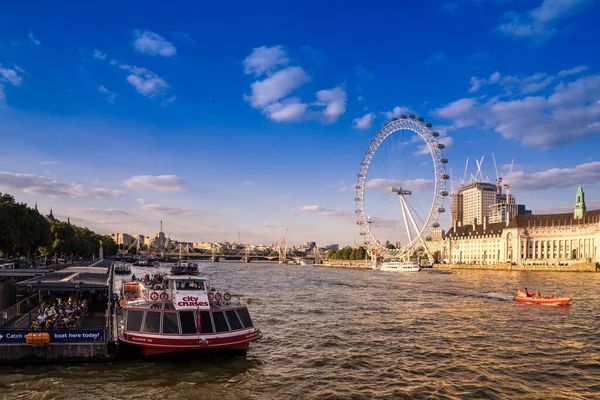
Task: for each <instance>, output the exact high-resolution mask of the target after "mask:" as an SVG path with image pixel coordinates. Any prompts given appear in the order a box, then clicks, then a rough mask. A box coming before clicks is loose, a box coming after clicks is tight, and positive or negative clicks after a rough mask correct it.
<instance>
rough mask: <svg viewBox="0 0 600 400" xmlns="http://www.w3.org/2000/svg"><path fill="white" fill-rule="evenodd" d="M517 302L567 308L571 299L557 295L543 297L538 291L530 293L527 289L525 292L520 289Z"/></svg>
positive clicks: (516, 297) (516, 298)
mask: <svg viewBox="0 0 600 400" xmlns="http://www.w3.org/2000/svg"><path fill="white" fill-rule="evenodd" d="M515 300H516V301H519V302H521V303H533V304H543V305H548V306H566V305H567V303H568V302H570V301H571V298H570V297H557V296H556V293H555V294H551V295H550V296H542V295H540V293H539V292H537V291H536V292H530V291H529V290H527V288H525V291H522V290H521V288H518V289H517V295H516V296H515Z"/></svg>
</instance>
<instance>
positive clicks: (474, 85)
mask: <svg viewBox="0 0 600 400" xmlns="http://www.w3.org/2000/svg"><path fill="white" fill-rule="evenodd" d="M499 80H500V72H498V71H496V72H493V73H492V74H491V75H490V77H489V78H487V79H486V78H477V77H475V76H472V77H471V88H470V89H469V93H477V92H478V91H479V89H481V87H482V86H484V85H491V84H494V83H498V82H499Z"/></svg>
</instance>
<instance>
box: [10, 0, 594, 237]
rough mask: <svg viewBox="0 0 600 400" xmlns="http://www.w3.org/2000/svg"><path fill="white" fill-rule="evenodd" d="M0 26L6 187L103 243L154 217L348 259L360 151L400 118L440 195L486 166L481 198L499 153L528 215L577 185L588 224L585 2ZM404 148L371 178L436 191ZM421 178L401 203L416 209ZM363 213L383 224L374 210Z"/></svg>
mask: <svg viewBox="0 0 600 400" xmlns="http://www.w3.org/2000/svg"><path fill="white" fill-rule="evenodd" d="M2 11H3V12H2V13H1V14H0V141H1V142H0V143H1V150H0V151H1V154H2V156H1V157H0V191H3V192H9V193H12V194H13V195H14V196H15V197H16V198H17V199H18V200H19V201H24V202H26V203H28V204H30V205H33V204H34V203H35V202H36V201H37V203H38V206H39V208H40V209H41V210H42V211H44V212H46V211H47V210H48V209H49V208H50V207H52V208H53V209H54V213H55V214H56V215H58V216H59V217H61V218H65V219H66V217H67V216H70V217H71V220H72V221H73V222H75V223H77V224H80V225H86V226H89V227H90V228H93V229H95V230H97V231H99V232H102V233H109V232H115V231H124V232H129V233H131V232H133V233H142V234H146V235H147V234H151V233H154V232H155V231H157V230H158V228H159V224H160V220H163V221H164V228H165V229H164V230H165V231H166V232H167V233H169V234H170V235H171V237H172V238H175V239H179V240H190V241H201V240H210V241H222V240H228V241H234V240H235V241H237V239H238V231H239V232H240V235H241V239H242V241H244V242H252V243H255V244H258V243H265V244H270V243H272V242H273V240H274V238H277V239H278V238H280V237H281V235H282V234H283V232H284V230H285V228H286V227H289V231H288V242H289V243H292V244H299V243H302V242H305V241H308V240H315V241H317V242H318V243H319V244H321V245H325V244H329V243H340V244H352V243H353V242H354V241H356V242H360V241H361V237H360V236H359V235H358V229H357V226H356V224H355V223H354V197H355V194H354V191H353V189H352V186H353V184H354V182H355V181H356V174H357V172H358V171H359V166H360V165H359V164H360V161H361V159H362V155H363V151H364V150H365V149H366V148H367V146H368V143H369V140H371V138H372V137H373V136H374V135H375V131H376V130H377V129H378V127H379V126H381V124H382V123H384V122H385V120H386V119H387V118H388V117H390V116H393V115H395V113H396V114H399V113H401V112H409V111H412V112H414V113H416V114H418V115H422V116H424V117H425V118H426V120H428V121H430V122H431V123H433V124H434V128H436V129H437V130H439V131H440V132H441V133H442V139H441V140H442V141H443V142H444V143H445V144H446V146H447V147H446V149H444V154H445V155H446V156H447V157H448V159H449V160H450V164H449V167H450V168H452V171H453V185H452V186H453V187H454V188H455V189H456V188H457V187H458V185H459V180H460V178H461V177H462V174H463V169H464V165H465V160H466V159H467V158H469V160H470V162H469V164H470V165H471V166H474V165H475V162H474V161H475V159H476V158H481V156H485V159H484V163H483V170H484V175H486V176H489V177H490V180H492V181H493V180H494V179H495V176H496V174H495V172H494V167H493V164H492V162H491V153H492V152H494V154H495V156H496V159H497V161H498V164H499V168H500V169H501V171H502V172H501V174H503V175H504V176H505V180H508V181H510V183H511V186H512V193H513V194H515V195H516V196H517V201H518V202H519V203H525V204H527V206H528V207H529V208H532V209H533V210H534V211H535V212H553V211H565V210H568V209H570V207H571V206H572V204H573V202H574V197H575V190H576V186H577V185H578V184H579V183H582V184H583V185H584V188H585V190H586V194H587V200H588V207H589V208H598V207H600V186H599V185H598V183H597V182H598V181H599V180H600V161H599V160H598V155H597V154H598V150H597V149H598V144H600V140H599V133H600V75H599V72H598V71H599V68H600V66H599V58H600V52H599V51H598V50H599V47H600V45H599V44H598V40H597V38H598V37H600V27H599V25H598V23H597V21H598V17H600V7H599V6H598V4H597V2H595V1H591V0H590V1H587V0H580V1H575V0H574V1H562V2H561V1H550V0H545V1H541V0H520V1H518V0H514V1H511V0H487V1H486V0H457V1H435V0H424V1H422V2H406V3H404V4H397V5H394V4H392V3H390V2H377V1H370V2H354V3H348V2H337V1H333V2H322V1H320V2H316V1H302V2H253V3H248V4H241V3H239V2H233V1H213V2H208V3H206V4H199V3H198V2H192V1H189V2H185V1H180V2H174V4H166V3H164V2H157V1H154V2H149V1H145V2H136V1H131V2H127V4H126V5H125V4H124V3H122V2H110V1H107V2H103V3H102V5H101V6H99V5H91V4H89V3H87V2H71V1H62V2H60V4H57V3H56V2H49V1H40V2H38V4H37V5H36V6H35V7H31V6H29V5H28V6H23V5H19V4H18V3H12V4H5V5H3V10H2ZM409 142H410V141H409ZM396 143H397V144H399V145H401V144H402V143H405V142H400V141H398V142H396ZM411 143H412V144H411V145H412V146H413V147H414V149H411V148H410V147H406V148H405V149H403V152H402V154H403V157H404V158H403V159H402V165H403V166H405V168H401V169H400V171H394V174H389V176H385V175H386V173H387V172H389V171H387V170H386V162H387V163H388V164H387V165H389V166H390V171H391V170H392V169H393V168H392V167H393V165H392V164H394V165H395V164H396V163H397V161H398V160H394V159H391V158H390V157H389V153H388V157H387V159H386V157H385V156H382V155H380V154H379V152H378V154H377V156H378V157H379V159H378V163H377V165H379V167H378V168H379V170H376V169H373V175H372V177H373V178H390V179H391V178H392V175H393V178H394V179H398V180H402V181H407V180H410V181H412V182H417V181H415V180H417V179H421V181H418V182H423V181H428V180H431V179H432V174H431V172H430V169H429V167H427V160H428V159H427V156H426V155H425V156H424V155H419V154H418V153H419V143H416V142H411ZM513 159H514V160H515V161H514V164H515V165H514V168H513V171H512V173H511V174H510V175H509V174H508V171H507V169H506V167H505V166H506V165H508V164H510V162H511V160H513ZM374 165H375V164H374ZM375 171H380V172H377V173H376V172H375ZM386 171H387V172H386ZM470 173H473V174H474V173H475V168H469V173H468V175H469V174H470ZM377 174H380V175H377ZM370 176H371V174H370ZM426 183H427V182H425V184H423V185H420V186H419V185H416V186H415V187H414V188H413V189H415V192H416V194H415V198H416V199H419V200H418V203H419V204H421V206H422V207H424V208H428V207H429V205H428V204H427V203H428V202H430V197H431V192H430V191H428V190H430V189H429V186H428V185H427V184H426ZM417 186H418V187H417ZM449 186H450V185H449ZM427 196H429V197H427ZM391 201H395V200H393V199H392V200H391ZM372 207H373V208H372V209H369V210H368V212H369V213H370V214H372V215H373V218H374V219H376V218H378V217H381V218H382V221H383V219H384V217H383V214H384V213H385V210H384V208H385V206H384V205H381V204H379V205H377V204H375V203H373V204H372ZM377 207H381V208H377ZM390 207H393V206H390ZM447 208H448V209H449V204H447ZM395 211H398V210H397V209H396V210H395ZM447 223H448V221H447V216H446V217H445V218H443V219H442V225H446V224H447ZM382 235H383V236H382V237H381V239H382V240H385V239H386V236H390V237H391V235H392V233H389V232H386V233H383V234H382Z"/></svg>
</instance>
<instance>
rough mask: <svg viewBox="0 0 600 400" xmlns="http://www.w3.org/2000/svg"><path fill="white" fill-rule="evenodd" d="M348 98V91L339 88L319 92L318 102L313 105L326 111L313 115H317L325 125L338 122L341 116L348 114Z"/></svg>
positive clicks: (316, 112) (315, 112)
mask: <svg viewBox="0 0 600 400" xmlns="http://www.w3.org/2000/svg"><path fill="white" fill-rule="evenodd" d="M347 98H348V96H347V95H346V91H345V90H344V89H343V88H341V87H339V86H338V87H336V88H333V89H327V90H319V91H318V92H317V101H316V102H314V103H313V104H312V105H314V106H317V107H325V109H324V110H323V111H314V112H313V115H316V116H317V118H318V119H319V120H320V121H321V122H323V123H324V124H330V123H333V122H336V121H337V120H338V119H339V117H340V115H342V114H344V113H345V112H346V100H347Z"/></svg>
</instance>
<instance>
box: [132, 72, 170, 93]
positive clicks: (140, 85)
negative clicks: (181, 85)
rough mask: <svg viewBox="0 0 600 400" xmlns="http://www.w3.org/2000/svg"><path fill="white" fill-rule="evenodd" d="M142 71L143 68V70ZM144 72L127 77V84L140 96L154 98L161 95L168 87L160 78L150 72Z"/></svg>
mask: <svg viewBox="0 0 600 400" xmlns="http://www.w3.org/2000/svg"><path fill="white" fill-rule="evenodd" d="M143 69H144V68H143ZM144 70H145V72H143V73H141V74H131V75H127V78H126V79H127V82H129V83H130V84H131V85H132V86H133V87H135V89H136V90H137V91H138V93H140V94H141V95H144V96H147V97H154V96H156V95H159V94H163V93H164V92H165V91H166V90H167V89H168V88H169V85H168V84H167V82H165V81H164V80H163V79H162V78H161V77H160V76H158V75H156V74H155V73H154V72H152V71H148V70H146V69H144Z"/></svg>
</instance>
